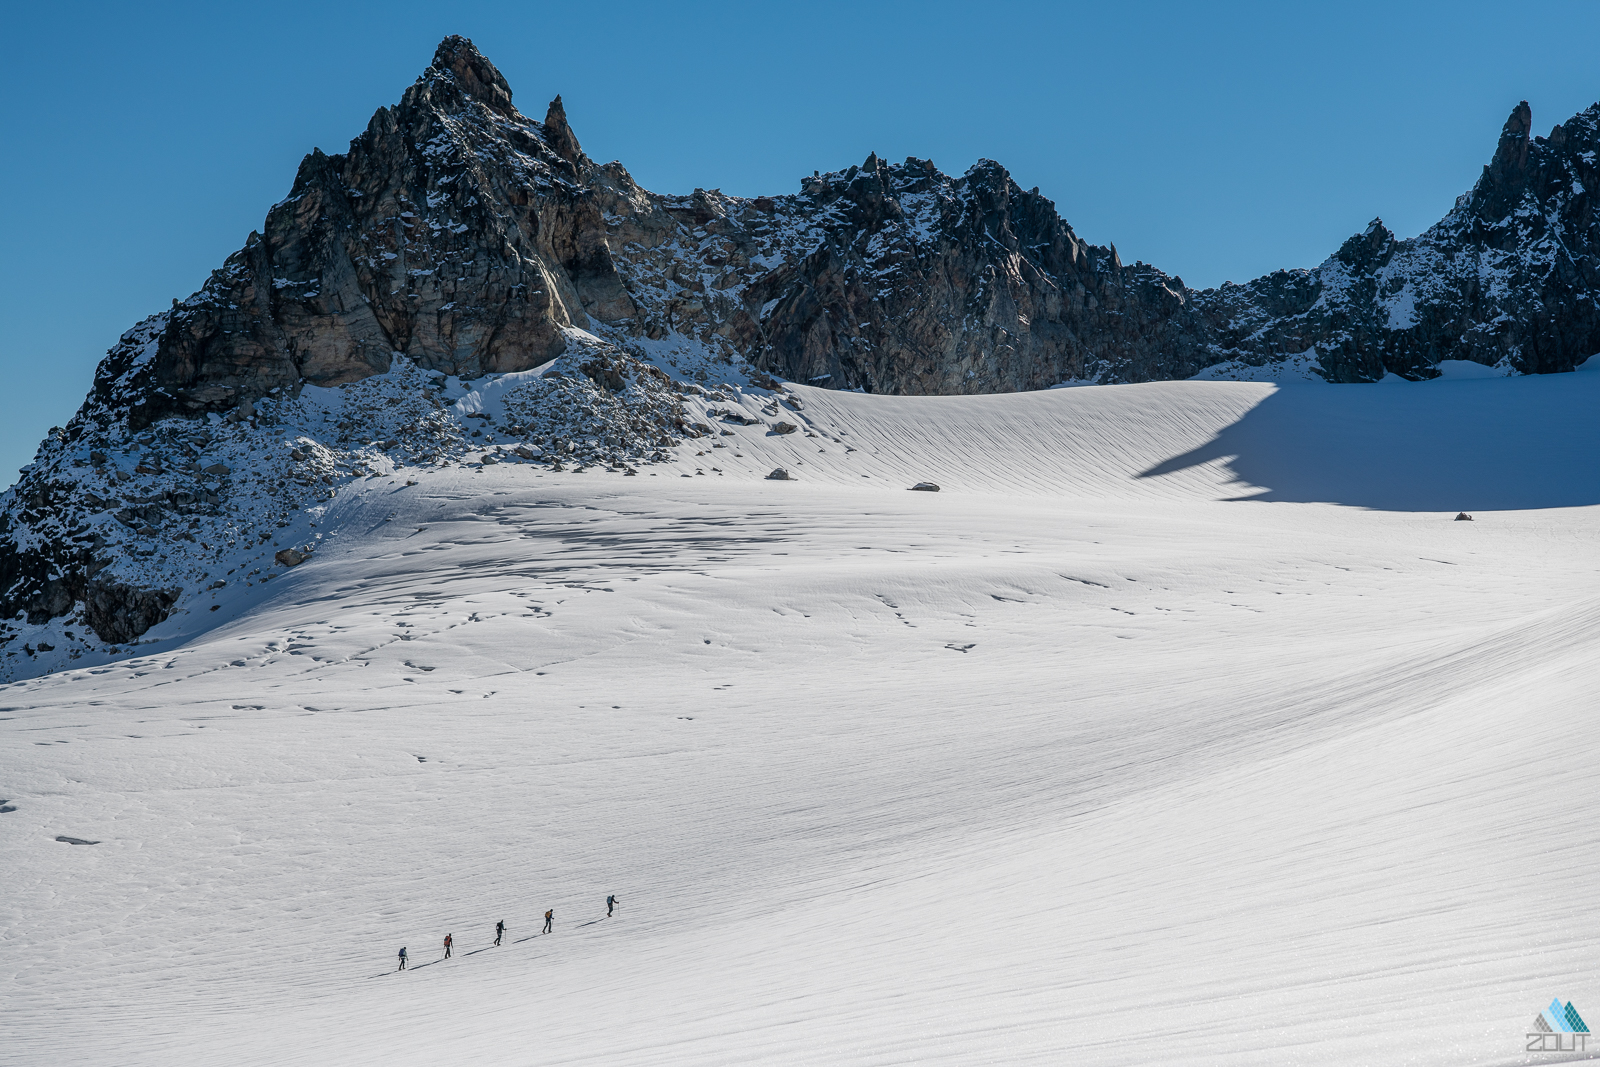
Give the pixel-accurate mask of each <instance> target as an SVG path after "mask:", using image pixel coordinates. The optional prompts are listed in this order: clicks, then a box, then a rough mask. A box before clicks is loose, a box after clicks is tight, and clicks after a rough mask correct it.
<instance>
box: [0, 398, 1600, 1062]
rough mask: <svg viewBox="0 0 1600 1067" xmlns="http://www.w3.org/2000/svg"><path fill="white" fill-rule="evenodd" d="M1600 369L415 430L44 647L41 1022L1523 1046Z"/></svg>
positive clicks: (1539, 937)
mask: <svg viewBox="0 0 1600 1067" xmlns="http://www.w3.org/2000/svg"><path fill="white" fill-rule="evenodd" d="M1597 393H1600V375H1597V374H1589V373H1580V374H1577V375H1564V376H1553V377H1542V378H1522V379H1514V380H1509V381H1503V380H1502V381H1497V380H1470V379H1464V380H1455V379H1453V378H1447V379H1446V380H1443V381H1435V382H1429V383H1403V384H1396V385H1393V386H1375V387H1372V388H1367V389H1339V388H1334V387H1330V386H1326V385H1284V386H1275V385H1272V384H1268V383H1251V382H1178V383H1159V384H1149V385H1128V386H1107V387H1098V388H1081V389H1063V390H1055V391H1049V392H1040V393H1031V394H1025V395H1010V396H989V397H924V398H904V397H884V396H864V395H859V394H849V393H840V392H826V391H822V390H814V389H804V388H798V387H797V388H795V389H794V390H792V393H791V396H792V397H793V398H797V399H798V400H799V401H800V403H799V404H798V405H796V404H795V403H794V402H793V400H789V401H784V404H785V407H783V408H782V409H781V414H782V417H783V419H784V420H787V421H789V422H791V423H793V424H794V425H795V426H796V430H795V432H793V433H780V432H777V430H775V429H774V428H772V420H771V419H770V418H767V419H765V420H762V421H759V422H758V424H756V425H749V424H747V423H746V422H744V421H742V417H736V416H739V412H737V411H734V410H733V409H734V408H735V407H738V406H740V405H748V406H746V407H745V408H743V409H742V410H744V411H746V412H748V417H749V418H751V419H752V420H756V419H757V416H758V415H759V414H760V411H759V410H758V408H759V405H760V404H761V403H763V402H764V401H762V400H760V399H750V398H748V397H746V398H742V399H741V398H739V397H729V396H725V397H724V398H723V399H722V400H716V399H713V398H710V397H688V398H685V404H686V406H687V407H688V408H689V409H690V410H689V411H688V414H687V417H688V418H690V419H696V420H698V419H705V420H707V421H708V423H710V424H711V425H712V426H713V427H714V429H715V432H714V434H711V435H706V436H702V437H700V438H697V439H693V440H691V441H689V442H687V443H685V444H683V445H682V446H680V447H678V448H677V450H676V452H675V455H676V457H677V462H676V463H656V464H653V465H649V466H648V467H647V468H641V470H640V473H639V475H638V476H635V477H624V476H611V477H607V476H606V475H605V474H604V473H602V472H598V471H594V470H591V471H590V472H589V473H584V474H579V473H575V472H573V471H570V470H569V471H564V472H556V471H553V470H551V469H548V468H546V467H543V466H538V467H536V466H533V465H521V466H517V465H513V464H510V463H501V464H493V465H486V466H482V467H462V466H459V465H454V464H452V465H449V466H445V467H427V468H417V469H415V470H414V471H413V470H410V469H407V470H406V471H403V472H398V473H395V474H393V475H391V474H389V473H387V471H384V470H380V471H378V472H377V476H375V477H369V478H366V479H363V480H359V481H356V482H354V483H352V484H351V485H350V486H349V487H348V488H347V489H344V490H341V491H340V492H339V493H338V494H337V495H336V496H335V497H334V498H332V499H331V500H328V501H327V502H326V506H325V509H324V510H322V511H320V512H319V513H318V514H319V516H320V521H321V524H320V526H319V527H318V532H320V533H323V534H325V536H324V538H323V539H322V542H321V545H320V547H319V548H318V550H317V551H316V552H315V553H314V554H313V555H312V557H311V558H310V559H309V560H308V561H307V562H305V563H302V564H301V565H299V566H298V567H295V568H294V569H293V570H289V571H286V572H283V573H282V574H281V576H280V577H278V578H277V579H276V580H274V581H273V582H271V583H270V585H268V586H266V587H260V586H257V587H245V588H242V589H241V588H239V587H237V586H229V587H227V588H226V589H224V590H222V591H221V592H220V593H219V594H218V596H219V603H221V604H222V605H223V608H225V610H222V609H219V610H218V611H217V612H215V613H210V612H204V613H195V614H190V615H180V616H174V617H173V618H171V619H169V620H168V621H166V622H163V623H160V624H159V625H157V626H156V627H155V628H154V629H152V630H151V631H150V633H149V635H147V641H154V642H157V644H148V643H147V644H143V645H141V646H139V647H140V648H141V649H142V650H149V649H159V651H147V652H146V654H142V655H139V656H136V657H134V658H131V659H124V660H122V661H119V662H115V663H106V664H102V665H99V666H94V667H90V668H86V669H74V670H66V671H62V672H59V673H56V674H53V675H50V676H47V677H39V678H34V679H32V680H27V681H21V682H16V683H13V684H11V685H8V686H5V687H3V688H0V737H3V739H4V745H3V747H0V798H3V800H4V803H3V804H0V870H4V871H5V872H6V875H7V877H6V890H5V893H4V894H3V895H0V1003H3V1005H4V1009H3V1011H0V1062H3V1063H6V1064H19V1065H20V1064H107V1065H109V1064H116V1065H119V1067H130V1065H144V1064H150V1065H161V1067H175V1065H190V1064H194V1065H202V1064H204V1065H213V1064H230V1065H250V1064H271V1065H286V1064H334V1063H337V1064H368V1063H370V1064H383V1065H387V1067H393V1065H396V1064H440V1063H473V1064H475V1065H481V1067H491V1065H499V1064H506V1065H533V1064H607V1065H661V1064H693V1065H697V1067H699V1065H719V1064H726V1065H732V1064H740V1065H744V1064H758V1063H759V1064H797V1065H798V1064H805V1065H811V1064H843V1065H863V1067H864V1065H875V1067H876V1065H886V1064H911V1063H917V1064H951V1065H957V1064H959V1065H964V1067H965V1065H975V1064H978V1065H981V1064H1007V1065H1015V1064H1097V1065H1099V1064H1103V1065H1123V1064H1126V1065H1135V1064H1139V1065H1142V1064H1151V1063H1159V1064H1172V1065H1177V1064H1183V1065H1202V1064H1203V1065H1222V1064H1228V1065H1261V1067H1266V1065H1273V1067H1277V1065H1281V1064H1310V1065H1317V1064H1395V1063H1406V1064H1413V1065H1435V1064H1437V1065H1440V1067H1444V1065H1449V1067H1462V1065H1477V1064H1483V1065H1490V1064H1511V1063H1521V1062H1524V1057H1525V1054H1524V1052H1523V1051H1522V1050H1523V1048H1524V1045H1525V1040H1524V1036H1523V1035H1524V1032H1525V1030H1526V1028H1527V1027H1528V1026H1529V1025H1531V1023H1530V1020H1532V1019H1533V1018H1534V1017H1535V1016H1536V1014H1537V1013H1538V1012H1539V1010H1540V1008H1541V1006H1543V1005H1546V1004H1549V1003H1550V1001H1551V998H1552V997H1560V998H1561V999H1562V1001H1563V1002H1566V1001H1569V1000H1570V1001H1572V1002H1573V1003H1574V1004H1575V1006H1576V1008H1577V1010H1579V1011H1581V1012H1587V1013H1589V1015H1590V1016H1591V1017H1592V1015H1593V1013H1595V1012H1596V1011H1600V975H1597V973H1596V965H1595V961H1596V959H1597V958H1600V957H1597V948H1600V944H1597V937H1596V924H1595V922H1594V918H1593V915H1594V886H1595V884H1596V881H1597V877H1596V876H1597V874H1600V871H1597V867H1600V852H1597V850H1596V841H1595V830H1594V826H1593V819H1592V806H1593V795H1594V791H1595V788H1596V784H1597V783H1596V772H1595V769H1594V768H1595V765H1596V761H1595V756H1596V740H1595V732H1594V728H1593V727H1594V709H1595V696H1594V693H1595V691H1596V683H1597V681H1600V678H1597V675H1600V667H1597V663H1600V660H1597V657H1596V655H1595V646H1596V639H1597V636H1600V574H1597V565H1596V560H1597V558H1600V556H1597V553H1596V544H1595V541H1596V537H1595V523H1596V518H1597V512H1596V507H1595V505H1597V504H1600V478H1597V476H1596V473H1595V464H1594V458H1593V457H1594V456H1595V455H1596V446H1597V445H1600V441H1597V440H1596V437H1597V436H1600V429H1597V428H1596V424H1595V422H1594V420H1593V419H1592V417H1590V415H1589V413H1591V412H1592V411H1593V410H1595V406H1596V402H1597V401H1600V395H1597ZM485 397H486V398H485V399H484V403H489V402H490V400H491V399H492V398H487V394H485ZM770 403H771V408H772V409H773V410H778V403H779V402H778V401H777V400H776V399H771V400H770ZM796 407H798V408H799V410H793V409H794V408H796ZM713 409H715V411H714V410H713ZM724 429H726V430H727V436H724V435H723V430H724ZM714 444H723V445H725V447H723V448H720V449H715V448H713V447H712V446H713V445H714ZM776 466H782V467H784V468H785V469H787V470H788V471H790V473H791V475H792V476H793V477H792V480H789V481H771V480H767V479H765V477H764V476H765V475H766V474H767V473H768V472H769V471H770V470H771V469H772V468H773V467H776ZM697 471H699V472H703V473H696V472H697ZM921 480H931V481H934V482H937V483H938V484H939V485H940V486H941V487H942V491H941V492H939V493H914V492H907V491H905V490H906V489H907V488H908V487H909V486H910V485H912V484H913V483H914V482H916V481H921ZM410 482H415V484H408V483H410ZM1347 505H1356V506H1347ZM1462 508H1465V509H1467V510H1469V511H1472V512H1474V521H1471V522H1465V521H1461V522H1457V521H1452V520H1453V518H1454V514H1455V512H1456V511H1457V510H1459V509H1462ZM1511 509H1525V510H1511ZM196 618H199V619H200V620H201V621H200V622H199V623H196V622H195V621H194V620H195V619H196ZM208 626H209V627H211V628H210V629H207V628H206V627H208ZM75 842H77V843H75ZM90 842H93V843H92V844H91V843H90ZM612 893H614V894H616V895H617V896H618V897H619V898H620V905H619V907H618V910H617V913H616V914H615V915H614V916H613V917H611V918H605V904H604V901H605V898H606V896H607V894H612ZM547 908H550V909H554V912H555V923H554V932H553V933H552V934H551V935H548V936H545V935H541V934H539V933H538V930H539V929H540V927H541V925H542V916H543V913H544V911H545V910H546V909H547ZM497 920H505V921H506V922H507V924H508V927H509V930H508V934H507V937H506V939H505V943H504V944H503V945H501V946H500V947H497V948H496V947H491V945H490V942H491V940H492V937H493V928H494V924H495V922H496V921H497ZM447 933H449V934H453V935H454V937H455V943H456V954H455V958H454V959H452V960H449V961H448V962H446V961H442V960H441V959H440V957H441V956H442V949H441V942H442V940H443V938H444V936H445V935H446V934H447ZM401 946H406V947H407V948H408V949H409V950H410V956H411V960H412V969H411V970H410V971H408V972H407V973H405V974H396V973H394V965H395V954H396V952H397V951H398V950H399V948H400V947H401Z"/></svg>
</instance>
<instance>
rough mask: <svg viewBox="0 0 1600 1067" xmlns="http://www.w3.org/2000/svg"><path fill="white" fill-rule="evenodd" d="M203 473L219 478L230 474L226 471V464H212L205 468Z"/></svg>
mask: <svg viewBox="0 0 1600 1067" xmlns="http://www.w3.org/2000/svg"><path fill="white" fill-rule="evenodd" d="M205 472H206V473H207V474H215V475H216V476H217V477H219V478H221V477H223V476H224V475H226V474H230V473H232V472H231V471H229V470H228V465H227V464H226V463H213V464H212V465H211V466H209V467H207V468H205Z"/></svg>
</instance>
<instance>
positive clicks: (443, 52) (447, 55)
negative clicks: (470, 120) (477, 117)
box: [428, 34, 516, 115]
mask: <svg viewBox="0 0 1600 1067" xmlns="http://www.w3.org/2000/svg"><path fill="white" fill-rule="evenodd" d="M428 69H429V70H430V71H438V72H440V73H444V72H446V71H448V72H449V73H450V74H452V75H453V76H454V77H455V82H456V85H457V86H459V87H460V89H461V91H462V92H464V93H466V94H467V95H468V96H470V97H472V98H473V99H474V100H477V101H479V102H481V103H484V104H487V105H488V106H489V107H491V108H493V109H494V110H495V111H498V112H500V113H501V114H504V115H511V114H515V113H516V108H514V107H513V106H512V105H511V86H510V85H509V84H508V83H507V82H506V79H505V77H504V76H503V75H502V74H501V73H500V71H499V69H498V68H496V67H495V65H494V64H493V63H491V62H489V61H488V59H486V58H484V55H483V53H482V52H480V51H478V49H477V48H476V47H475V46H474V45H473V43H472V42H471V41H469V40H468V39H467V38H465V37H458V36H456V35H454V34H452V35H450V36H449V37H446V38H445V39H444V40H442V41H440V42H439V47H438V49H437V50H436V51H435V52H434V53H433V65H432V66H431V67H429V68H428Z"/></svg>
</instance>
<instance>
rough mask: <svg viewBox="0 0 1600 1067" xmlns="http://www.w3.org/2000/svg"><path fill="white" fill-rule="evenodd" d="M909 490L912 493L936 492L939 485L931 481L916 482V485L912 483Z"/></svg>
mask: <svg viewBox="0 0 1600 1067" xmlns="http://www.w3.org/2000/svg"><path fill="white" fill-rule="evenodd" d="M909 491H910V492H913V493H937V492H938V491H939V487H938V486H937V485H935V484H934V483H933V482H918V483H917V484H916V485H913V486H912V487H911V489H910V490H909Z"/></svg>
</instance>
